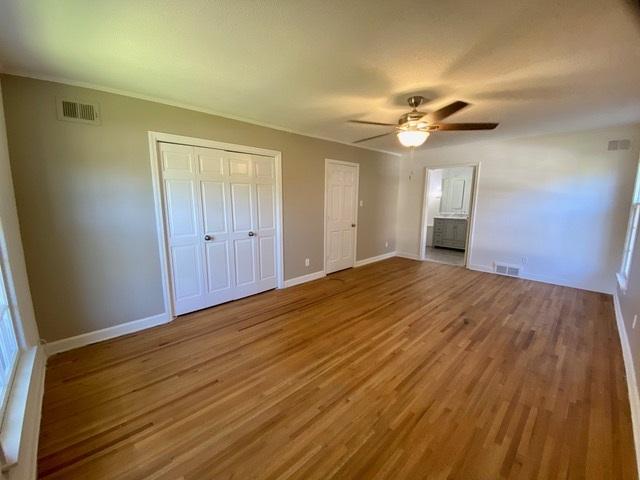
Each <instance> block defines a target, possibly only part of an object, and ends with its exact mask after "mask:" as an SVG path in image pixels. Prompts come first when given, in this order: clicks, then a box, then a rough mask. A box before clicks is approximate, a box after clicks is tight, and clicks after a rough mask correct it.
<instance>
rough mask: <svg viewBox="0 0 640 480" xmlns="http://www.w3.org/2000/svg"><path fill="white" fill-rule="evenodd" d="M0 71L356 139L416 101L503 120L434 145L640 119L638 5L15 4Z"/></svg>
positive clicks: (519, 0) (385, 142)
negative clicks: (462, 104)
mask: <svg viewBox="0 0 640 480" xmlns="http://www.w3.org/2000/svg"><path fill="white" fill-rule="evenodd" d="M0 64H1V68H2V70H3V71H5V72H10V73H18V74H24V75H31V76H37V77H44V78H52V79H60V80H63V81H71V82H76V83H86V84H90V85H94V86H99V87H104V88H108V89H114V90H121V91H125V92H131V93H135V94H139V95H144V96H149V97H154V98H158V99H164V100H167V101H170V102H175V103H180V104H186V105H191V106H194V107H198V108H201V109H208V110H211V111H215V112H218V113H219V114H221V115H227V116H232V117H236V118H237V117H240V118H243V119H247V120H249V121H255V122H258V123H263V124H269V125H272V126H276V127H281V128H284V129H289V130H293V131H296V132H300V133H306V134H309V135H314V136H320V137H325V138H330V139H335V140H339V141H343V142H351V141H353V140H356V139H358V138H362V137H366V136H371V135H375V134H377V133H383V132H384V127H374V126H360V125H352V124H348V123H346V120H347V119H350V118H355V119H367V120H377V121H383V122H395V121H396V120H397V117H398V116H399V115H400V114H402V113H403V112H404V111H406V108H405V107H404V105H403V102H404V98H405V97H407V96H408V95H409V94H413V93H422V94H424V95H425V96H426V97H428V98H430V99H431V100H432V101H431V102H430V103H429V104H427V105H426V106H425V109H426V110H432V109H435V108H438V107H440V106H442V105H444V104H446V103H448V102H449V101H451V100H456V99H460V100H465V101H468V102H471V103H473V104H474V105H473V106H472V107H469V108H467V109H466V110H465V111H463V112H460V113H458V114H456V115H455V116H452V117H450V119H449V120H450V121H455V122H464V121H496V122H500V126H499V127H498V129H497V130H495V131H492V132H491V131H489V132H479V133H470V132H459V133H457V132H456V133H452V132H441V133H438V134H434V135H432V137H431V138H430V139H429V141H428V142H427V144H426V145H425V146H424V147H423V148H428V146H436V145H443V144H453V143H460V142H467V141H471V140H477V139H481V138H492V137H495V138H497V137H504V136H516V135H530V134H538V133H547V132H553V131H569V130H576V129H581V128H591V127H599V126H608V125H613V124H620V123H626V122H632V121H640V23H639V16H638V12H637V11H636V9H635V8H633V7H631V5H630V4H628V3H625V2H624V1H623V0H530V1H523V0H486V1H478V0H437V1H424V0H423V1H418V0H413V1H409V0H404V1H403V0H394V1H391V0H360V1H345V0H343V1H335V0H280V1H275V0H273V1H257V0H256V1H249V0H217V1H211V0H174V1H168V0H165V1H160V0H156V1H152V0H146V1H140V0H139V1H132V0H101V1H100V2H94V1H86V0H58V1H53V0H0ZM366 145H367V146H369V147H371V148H378V149H382V150H389V151H397V152H403V151H406V150H403V149H402V147H400V146H399V145H398V143H397V140H396V139H395V138H394V137H393V136H390V137H386V138H383V139H379V140H375V141H371V142H368V143H367V144H366Z"/></svg>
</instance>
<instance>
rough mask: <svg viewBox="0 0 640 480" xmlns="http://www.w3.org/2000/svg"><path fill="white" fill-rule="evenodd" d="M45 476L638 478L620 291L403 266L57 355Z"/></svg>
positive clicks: (351, 273)
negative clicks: (616, 296) (615, 299)
mask: <svg viewBox="0 0 640 480" xmlns="http://www.w3.org/2000/svg"><path fill="white" fill-rule="evenodd" d="M39 474H40V477H41V478H47V479H50V478H51V479H52V478H60V479H62V478H63V479H84V480H86V479H103V478H104V479H107V478H108V479H118V480H127V479H240V480H244V479H253V478H256V479H290V478H291V479H305V480H307V479H330V478H336V479H411V480H413V479H422V478H425V479H426V478H428V479H465V480H484V479H486V480H496V479H503V478H510V479H511V478H514V479H515V478H517V479H534V478H539V479H556V478H563V479H564V478H571V479H578V478H580V479H582V478H588V479H598V480H603V479H634V478H636V473H635V457H634V450H633V438H632V431H631V420H630V413H629V404H628V398H627V390H626V384H625V377H624V368H623V362H622V354H621V351H620V347H619V340H618V334H617V330H616V326H615V320H614V314H613V305H612V300H611V297H609V296H607V295H603V294H598V293H591V292H585V291H581V290H575V289H571V288H564V287H558V286H552V285H547V284H542V283H535V282H529V281H524V280H517V279H512V278H507V277H500V276H495V275H491V274H486V273H479V272H472V271H469V270H464V269H462V268H459V267H452V266H448V265H439V264H436V263H431V262H424V263H421V262H415V261H411V260H406V259H401V258H393V259H390V260H386V261H383V262H379V263H375V264H371V265H368V266H365V267H362V268H358V269H352V270H347V271H343V272H339V273H336V274H333V275H331V276H329V277H327V278H326V279H322V280H318V281H315V282H312V283H307V284H304V285H300V286H297V287H292V288H289V289H285V290H278V291H272V292H268V293H265V294H261V295H257V296H255V297H251V298H247V299H243V300H240V301H237V302H232V303H229V304H226V305H223V306H219V307H216V308H213V309H210V310H206V311H202V312H198V313H195V314H191V315H188V316H185V317H183V318H179V319H178V320H176V321H175V322H173V323H171V324H168V325H165V326H161V327H157V328H154V329H151V330H146V331H144V332H140V333H137V334H134V335H130V336H127V337H123V338H120V339H116V340H113V341H109V342H104V343H101V344H97V345H93V346H89V347H85V348H82V349H78V350H74V351H70V352H66V353H63V354H60V355H58V356H56V357H53V358H52V359H50V361H49V366H48V369H47V380H46V393H45V401H44V412H43V422H42V431H41V439H40V451H39Z"/></svg>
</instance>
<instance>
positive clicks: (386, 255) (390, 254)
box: [353, 252, 396, 268]
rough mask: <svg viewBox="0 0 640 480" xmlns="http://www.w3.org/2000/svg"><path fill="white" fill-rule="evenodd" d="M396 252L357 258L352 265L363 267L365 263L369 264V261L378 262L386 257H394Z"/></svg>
mask: <svg viewBox="0 0 640 480" xmlns="http://www.w3.org/2000/svg"><path fill="white" fill-rule="evenodd" d="M395 256H396V252H388V253H383V254H382V255H376V256H375V257H369V258H365V259H364V260H357V261H356V263H355V264H354V265H353V266H354V267H356V268H357V267H363V266H365V265H369V264H370V263H375V262H379V261H380V260H386V259H387V258H391V257H395Z"/></svg>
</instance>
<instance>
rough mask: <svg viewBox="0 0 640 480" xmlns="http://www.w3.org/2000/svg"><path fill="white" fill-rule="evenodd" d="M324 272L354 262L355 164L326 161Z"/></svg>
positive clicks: (340, 268) (350, 265) (349, 265)
mask: <svg viewBox="0 0 640 480" xmlns="http://www.w3.org/2000/svg"><path fill="white" fill-rule="evenodd" d="M326 177H327V178H326V191H325V198H326V222H325V225H326V232H325V235H326V238H325V248H326V251H325V255H326V273H331V272H336V271H338V270H343V269H345V268H349V267H353V265H354V263H355V260H356V258H355V240H356V236H355V233H356V208H357V195H358V193H357V185H358V183H357V182H358V169H357V167H356V166H355V165H346V164H342V163H340V164H339V163H331V162H329V163H327V170H326Z"/></svg>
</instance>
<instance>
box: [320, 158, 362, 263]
mask: <svg viewBox="0 0 640 480" xmlns="http://www.w3.org/2000/svg"><path fill="white" fill-rule="evenodd" d="M331 164H333V165H348V166H350V167H356V201H355V206H354V208H355V219H356V220H355V221H356V228H355V233H354V235H353V265H351V267H352V268H353V267H355V265H356V258H357V255H358V251H357V248H358V228H359V227H360V222H359V221H358V209H359V206H360V203H359V202H360V164H359V163H356V162H345V161H342V160H333V159H331V158H325V159H324V210H323V212H322V216H323V219H322V222H323V232H322V237H323V239H322V245H323V251H322V271H323V272H325V274H326V273H327V186H328V184H327V179H328V176H327V172H328V170H329V165H331Z"/></svg>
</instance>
